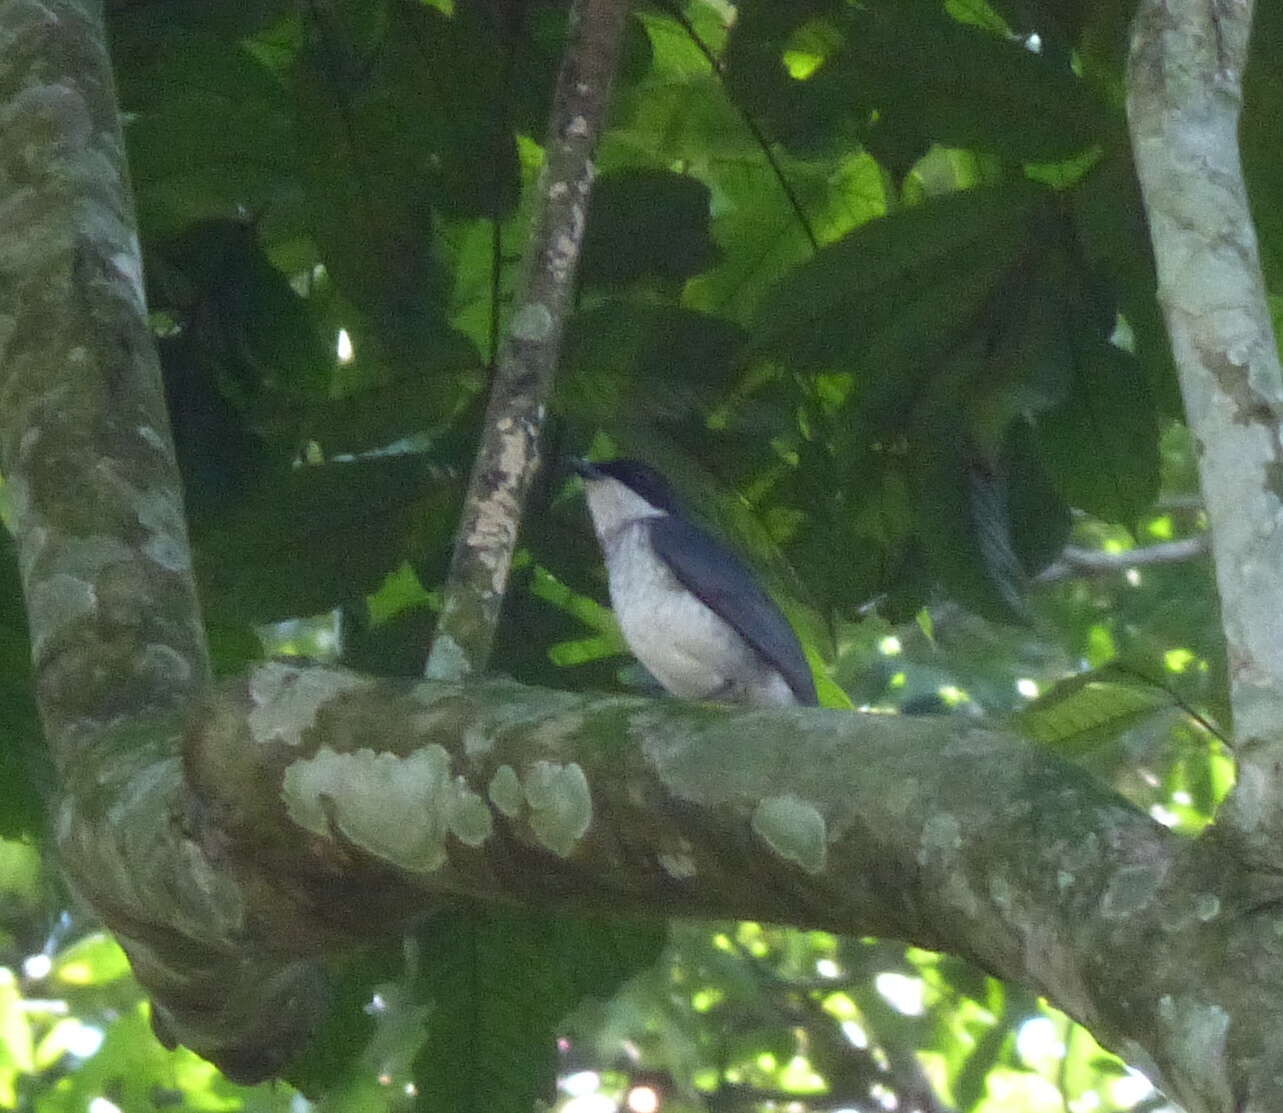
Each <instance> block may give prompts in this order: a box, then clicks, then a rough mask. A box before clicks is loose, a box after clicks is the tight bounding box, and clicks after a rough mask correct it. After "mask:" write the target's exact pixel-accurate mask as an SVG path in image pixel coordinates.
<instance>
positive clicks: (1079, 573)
mask: <svg viewBox="0 0 1283 1113" xmlns="http://www.w3.org/2000/svg"><path fill="white" fill-rule="evenodd" d="M1206 553H1207V536H1206V535H1205V534H1199V535H1197V536H1195V537H1184V538H1181V540H1179V541H1163V542H1161V543H1159V544H1157V545H1147V546H1145V547H1144V548H1141V549H1126V550H1124V551H1123V552H1119V553H1111V552H1105V551H1103V550H1100V549H1083V548H1079V547H1078V546H1076V545H1066V546H1065V548H1064V551H1063V552H1062V553H1061V554H1060V559H1059V560H1057V561H1055V562H1054V563H1053V564H1049V565H1048V566H1047V567H1046V568H1044V569H1043V570H1042V572H1040V573H1039V574H1038V577H1037V580H1036V581H1035V582H1037V583H1040V584H1047V583H1054V582H1056V581H1058V580H1068V579H1073V578H1076V577H1085V576H1116V575H1118V574H1120V573H1123V572H1126V571H1128V569H1131V568H1143V567H1145V566H1146V565H1152V564H1179V563H1181V562H1182V561H1187V560H1196V559H1198V558H1199V557H1201V556H1204V555H1206Z"/></svg>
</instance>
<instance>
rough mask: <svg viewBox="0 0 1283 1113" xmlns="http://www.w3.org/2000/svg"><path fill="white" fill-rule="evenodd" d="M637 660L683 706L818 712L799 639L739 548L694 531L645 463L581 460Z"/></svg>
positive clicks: (614, 596) (619, 612)
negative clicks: (699, 702)
mask: <svg viewBox="0 0 1283 1113" xmlns="http://www.w3.org/2000/svg"><path fill="white" fill-rule="evenodd" d="M574 466H575V470H576V471H577V472H578V473H579V475H580V476H582V477H583V480H584V489H585V494H586V496H587V501H588V511H589V514H590V515H591V517H592V522H593V529H594V532H595V533H596V535H597V540H598V543H599V544H600V546H601V550H602V555H603V557H604V558H605V563H606V576H607V580H608V581H609V586H610V601H611V605H612V606H613V607H614V609H615V615H616V617H617V618H618V620H619V627H620V630H621V632H622V633H623V635H624V641H625V642H626V643H627V644H628V648H629V650H630V651H631V652H632V654H633V656H635V657H636V658H637V660H638V661H640V662H641V663H642V664H643V665H644V666H645V667H646V669H647V670H648V671H649V672H650V673H651V675H653V676H654V677H655V679H656V680H658V681H659V683H660V684H661V685H662V686H663V687H664V689H665V690H666V691H668V692H669V693H670V694H671V695H674V696H677V697H678V698H679V699H688V700H707V701H711V702H715V703H733V704H743V705H747V706H752V707H786V706H794V705H799V704H800V705H809V706H814V705H816V704H818V702H819V700H818V699H817V697H816V692H815V679H814V677H813V676H812V674H811V669H810V666H809V665H808V664H807V661H806V656H805V654H804V653H803V652H802V646H801V644H800V643H799V641H798V638H797V634H796V633H794V631H793V628H792V627H791V626H790V625H789V623H788V620H787V619H786V618H785V617H784V615H783V614H782V613H781V612H780V609H779V607H777V606H776V605H775V603H774V602H772V600H771V598H770V596H768V595H767V594H766V592H765V591H763V590H762V588H761V587H760V586H759V585H758V582H757V579H756V577H755V576H754V575H753V573H752V572H751V571H750V570H749V568H748V567H747V566H746V565H745V564H744V562H743V561H741V560H740V559H739V557H737V556H736V555H735V554H734V553H733V552H731V550H730V549H729V548H727V547H726V546H725V545H724V544H722V543H721V542H720V541H718V540H716V539H715V538H713V537H712V536H711V535H710V534H708V533H707V532H706V531H705V530H703V529H701V528H700V527H699V526H698V525H696V524H695V523H694V522H692V521H691V520H690V519H689V518H688V517H687V516H686V514H685V513H684V511H683V509H682V507H681V504H680V503H679V501H678V499H677V497H676V495H675V493H674V491H673V488H672V486H671V485H670V484H669V482H668V480H667V479H665V478H664V476H663V475H661V474H660V473H659V472H658V471H656V470H655V469H654V468H653V467H651V466H650V465H648V464H644V463H642V462H641V461H639V460H630V459H616V460H608V461H605V462H601V463H592V462H590V461H587V460H576V461H575V464H574Z"/></svg>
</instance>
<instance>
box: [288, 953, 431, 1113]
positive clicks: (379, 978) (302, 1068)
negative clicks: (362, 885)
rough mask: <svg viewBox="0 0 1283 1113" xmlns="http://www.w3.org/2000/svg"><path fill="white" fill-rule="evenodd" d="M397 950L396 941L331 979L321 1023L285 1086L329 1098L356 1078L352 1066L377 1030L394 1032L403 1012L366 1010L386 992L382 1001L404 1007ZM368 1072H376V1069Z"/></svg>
mask: <svg viewBox="0 0 1283 1113" xmlns="http://www.w3.org/2000/svg"><path fill="white" fill-rule="evenodd" d="M403 949H404V944H403V942H402V941H401V940H400V939H398V940H396V941H395V942H387V943H383V944H381V945H380V946H377V947H374V948H373V949H370V950H366V951H363V952H362V953H361V954H359V955H354V956H352V957H350V958H349V959H348V960H347V961H345V962H344V963H343V965H342V968H341V970H340V971H339V972H338V973H337V975H336V976H335V977H334V978H333V989H332V1004H331V1006H330V1012H329V1015H328V1016H327V1017H326V1020H325V1023H324V1024H323V1025H322V1026H321V1030H320V1031H319V1032H318V1033H317V1034H316V1035H315V1036H314V1037H313V1038H312V1040H311V1042H310V1043H309V1044H308V1045H307V1049H306V1050H305V1051H304V1053H303V1054H302V1055H301V1056H300V1057H299V1058H298V1059H296V1060H295V1061H294V1062H292V1063H291V1064H290V1066H289V1072H288V1074H287V1075H286V1079H287V1081H288V1082H289V1083H290V1084H291V1085H293V1086H297V1087H298V1088H299V1089H300V1090H301V1091H302V1092H303V1093H304V1094H306V1095H308V1096H309V1097H312V1098H320V1097H322V1096H323V1095H325V1094H327V1093H332V1092H333V1091H335V1090H337V1089H338V1088H339V1087H340V1086H342V1085H343V1084H344V1083H345V1082H347V1081H349V1080H350V1079H352V1077H353V1076H354V1075H356V1074H357V1069H356V1068H357V1065H358V1063H360V1061H361V1060H362V1058H363V1057H365V1056H367V1054H368V1052H369V1050H370V1044H371V1041H372V1039H374V1037H375V1034H376V1032H377V1030H378V1029H379V1028H380V1026H382V1025H385V1024H387V1023H391V1024H392V1025H396V1026H400V1022H401V1021H403V1020H405V1011H406V1010H405V1009H402V1010H399V1011H398V1013H397V1015H396V1016H394V1017H389V1016H388V1015H387V1014H386V1013H385V1012H382V1011H380V1010H377V1009H371V1008H370V1005H371V1002H372V1000H373V999H374V996H375V993H376V992H379V991H381V990H383V989H384V987H388V986H391V987H394V988H393V989H391V990H390V991H388V992H387V993H386V994H385V996H387V997H394V996H395V997H396V1003H397V1004H399V1005H404V1004H405V1002H403V1001H402V1000H401V997H400V996H399V994H401V993H403V989H402V987H401V986H400V984H399V980H400V979H401V978H402V975H403V971H404V966H405V961H404V957H403V954H402V951H403ZM414 1007H415V1006H413V1005H410V1006H409V1008H411V1009H412V1008H414ZM374 1069H375V1070H376V1071H377V1070H378V1066H377V1065H376V1066H375V1068H374Z"/></svg>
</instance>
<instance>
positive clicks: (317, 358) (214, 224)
mask: <svg viewBox="0 0 1283 1113" xmlns="http://www.w3.org/2000/svg"><path fill="white" fill-rule="evenodd" d="M152 259H153V261H159V262H160V264H161V267H162V270H161V273H160V276H159V278H158V279H157V281H156V282H154V283H153V286H159V287H161V288H160V289H159V290H158V291H157V294H156V296H155V297H153V298H152V306H153V308H161V307H173V308H174V310H175V311H176V312H178V313H186V314H188V315H189V316H190V317H191V318H192V319H193V320H192V323H191V324H190V325H189V326H188V327H189V328H192V329H193V330H194V332H195V336H196V338H197V340H196V343H197V344H199V345H201V346H203V347H205V348H206V349H207V352H208V354H207V356H206V361H208V362H215V363H217V362H221V363H223V364H225V365H232V364H235V365H237V372H236V377H237V378H238V379H239V380H240V383H241V385H242V387H243V389H245V390H246V391H253V390H254V388H256V387H258V386H260V385H262V386H266V387H268V388H269V389H272V390H275V391H279V392H281V393H283V394H287V395H303V396H309V395H317V394H323V393H324V392H325V391H326V389H327V388H328V387H329V385H330V378H331V375H332V373H333V370H334V363H335V353H334V344H333V341H332V340H331V339H329V338H323V337H322V335H321V331H320V322H319V321H318V320H317V318H316V315H315V314H314V312H313V310H312V307H311V305H310V304H309V302H308V301H307V300H306V299H305V298H302V297H300V296H299V295H298V294H297V293H296V292H295V291H294V288H293V286H291V284H290V282H289V279H288V278H287V277H286V276H285V275H284V274H283V273H282V272H281V271H279V270H278V269H277V268H276V267H275V266H273V265H272V262H271V261H270V260H269V259H268V257H267V254H266V253H265V252H264V250H263V247H262V245H261V243H260V242H259V238H258V234H257V230H256V228H255V227H254V226H253V225H252V224H249V223H247V222H245V221H242V220H210V221H202V222H199V223H197V224H194V225H192V226H190V227H189V228H187V229H186V230H185V231H184V232H183V233H182V234H181V235H180V236H177V237H175V238H174V239H173V240H170V241H168V242H166V243H165V244H164V245H163V246H162V247H160V248H159V249H158V250H157V251H155V252H154V253H153V254H152ZM166 295H169V296H166ZM247 401H248V399H247Z"/></svg>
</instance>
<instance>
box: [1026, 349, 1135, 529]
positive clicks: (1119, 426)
mask: <svg viewBox="0 0 1283 1113" xmlns="http://www.w3.org/2000/svg"><path fill="white" fill-rule="evenodd" d="M1074 356H1075V358H1074V366H1073V373H1072V374H1073V378H1072V383H1071V386H1070V390H1069V395H1068V397H1067V398H1066V399H1065V401H1064V402H1063V403H1062V404H1061V405H1059V406H1057V407H1056V408H1055V409H1053V410H1050V411H1048V412H1047V413H1045V414H1042V415H1041V416H1040V417H1039V418H1038V422H1037V424H1038V443H1039V446H1040V448H1041V452H1042V458H1043V461H1044V462H1045V464H1046V465H1047V468H1048V471H1049V472H1050V473H1051V475H1052V476H1053V478H1054V479H1055V482H1056V485H1057V486H1058V487H1059V489H1060V492H1061V494H1062V495H1063V496H1064V498H1065V500H1066V501H1067V502H1068V503H1069V504H1070V505H1071V506H1075V507H1077V508H1078V509H1080V510H1085V511H1086V512H1087V513H1089V514H1094V515H1095V516H1096V517H1098V518H1103V519H1105V520H1106V521H1109V522H1118V523H1120V524H1123V525H1129V526H1130V525H1132V524H1134V523H1135V522H1136V520H1137V519H1138V518H1139V517H1140V516H1141V514H1143V513H1144V512H1145V511H1146V510H1148V509H1149V507H1150V506H1152V505H1153V502H1154V499H1155V498H1156V497H1157V495H1158V482H1159V463H1160V455H1159V437H1158V420H1157V415H1156V414H1155V413H1154V406H1153V402H1152V400H1151V396H1150V393H1149V391H1148V389H1147V387H1146V383H1145V378H1144V376H1143V375H1142V374H1141V369H1140V365H1139V364H1138V363H1137V361H1136V359H1135V358H1134V357H1133V356H1131V355H1129V354H1128V353H1127V352H1124V351H1123V350H1122V349H1120V348H1117V347H1115V346H1114V345H1112V344H1110V343H1109V342H1108V341H1107V340H1103V339H1100V338H1099V337H1096V336H1094V335H1092V334H1091V333H1089V332H1086V331H1085V330H1084V332H1083V333H1082V334H1080V335H1079V336H1078V337H1077V338H1076V340H1075V344H1074Z"/></svg>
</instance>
